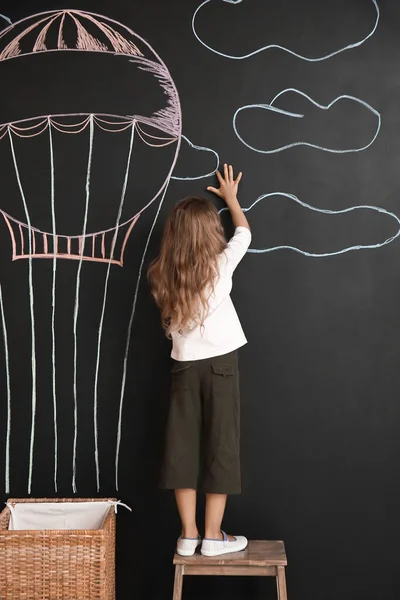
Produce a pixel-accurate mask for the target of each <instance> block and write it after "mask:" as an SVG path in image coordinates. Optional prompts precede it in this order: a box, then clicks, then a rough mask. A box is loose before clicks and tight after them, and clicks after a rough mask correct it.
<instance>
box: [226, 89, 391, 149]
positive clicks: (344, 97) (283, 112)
mask: <svg viewBox="0 0 400 600" xmlns="http://www.w3.org/2000/svg"><path fill="white" fill-rule="evenodd" d="M288 92H293V93H295V94H298V95H300V96H303V98H307V100H309V102H311V103H312V104H313V105H314V106H317V107H318V108H320V109H322V110H326V111H327V110H329V109H330V108H331V107H332V106H334V105H335V104H336V103H337V102H339V101H340V100H351V101H353V102H356V103H357V104H360V105H362V106H364V107H365V108H367V109H368V110H369V111H370V112H372V113H373V114H374V115H375V116H376V118H377V128H376V132H375V134H374V136H373V138H372V139H371V141H370V142H369V143H368V144H366V145H365V146H361V147H360V148H346V149H342V150H340V149H339V150H335V149H333V148H327V147H325V146H319V145H318V144H312V143H310V142H304V141H301V142H293V143H291V144H286V145H284V146H279V147H278V148H274V149H272V150H261V149H260V148H256V147H255V146H252V145H251V144H249V143H248V142H246V140H244V138H243V137H242V136H241V135H240V134H239V132H238V129H237V126H236V120H237V117H238V115H239V114H240V113H241V112H242V111H244V110H253V109H255V108H260V109H262V110H267V111H271V112H275V113H279V114H281V115H285V116H289V117H293V118H296V119H299V118H300V119H301V118H303V117H304V115H303V114H301V113H293V112H289V111H286V110H282V109H280V108H277V107H276V106H273V104H274V102H275V101H276V100H277V99H278V98H279V97H280V96H282V95H283V94H286V93H288ZM381 123H382V119H381V115H380V113H379V112H378V111H377V110H376V109H375V108H374V107H373V106H371V105H370V104H368V102H365V101H364V100H361V99H360V98H356V97H355V96H349V95H347V94H343V95H341V96H338V97H337V98H335V99H334V100H332V102H330V103H329V104H327V105H324V104H319V103H318V102H316V101H315V100H313V99H312V98H311V97H310V96H308V95H307V94H305V93H304V92H302V91H300V90H297V89H295V88H287V89H285V90H282V91H281V92H279V94H277V95H276V96H275V98H273V100H272V101H271V102H270V104H246V105H245V106H241V107H240V108H238V109H237V110H236V112H235V114H234V115H233V130H234V132H235V135H236V136H237V138H238V139H239V140H240V141H241V142H242V144H244V145H245V146H247V148H249V149H250V150H253V151H254V152H258V153H260V154H276V153H278V152H282V151H283V150H288V149H289V148H295V147H296V146H308V147H310V148H315V149H317V150H322V151H323V152H330V153H332V154H348V153H350V152H362V151H363V150H366V149H367V148H369V147H370V146H372V144H373V143H374V142H375V140H376V138H377V137H378V135H379V132H380V130H381Z"/></svg>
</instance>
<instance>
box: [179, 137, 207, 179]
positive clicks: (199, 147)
mask: <svg viewBox="0 0 400 600" xmlns="http://www.w3.org/2000/svg"><path fill="white" fill-rule="evenodd" d="M181 138H182V139H184V140H185V142H187V143H188V144H189V146H190V148H193V149H194V150H199V151H202V152H211V154H213V155H214V156H215V159H216V167H215V169H214V170H213V171H210V172H209V173H206V174H205V175H197V176H196V177H178V176H177V175H173V176H172V177H171V179H176V180H177V181H196V180H198V179H205V178H206V177H211V175H214V173H215V171H216V170H217V169H218V167H219V155H218V153H217V152H216V151H215V150H213V149H212V148H207V146H197V145H196V144H193V142H191V141H190V140H189V138H187V137H186V136H185V135H181Z"/></svg>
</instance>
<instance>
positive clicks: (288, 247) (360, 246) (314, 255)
mask: <svg viewBox="0 0 400 600" xmlns="http://www.w3.org/2000/svg"><path fill="white" fill-rule="evenodd" d="M276 197H278V198H280V199H288V200H290V201H291V202H294V203H296V204H297V205H300V206H301V207H302V208H304V209H307V210H308V211H313V212H315V213H320V214H324V215H328V216H330V217H331V218H334V217H335V216H338V215H345V214H349V213H353V212H356V211H362V210H368V211H372V212H373V213H375V214H377V215H386V216H388V217H390V219H392V220H394V221H395V223H396V228H397V231H396V233H395V234H394V235H392V236H390V237H389V238H387V239H385V240H383V241H382V242H378V243H374V244H372V243H371V244H354V245H351V246H347V247H346V248H341V249H339V250H332V251H329V252H309V251H307V250H305V249H303V248H298V247H296V246H292V245H281V246H265V247H263V248H249V250H248V252H249V253H250V254H265V253H268V252H276V251H278V250H292V251H293V252H297V253H299V254H302V255H303V256H307V257H311V258H324V257H327V256H337V255H340V254H346V253H347V252H352V251H355V250H374V249H376V248H382V247H383V246H386V245H388V244H391V243H392V242H394V241H395V240H396V239H397V238H398V237H399V236H400V219H399V217H398V216H397V215H395V214H394V213H392V212H390V211H388V210H386V209H384V208H381V207H379V206H371V205H367V204H360V205H358V206H351V207H349V208H343V209H339V210H332V209H323V208H317V207H316V206H312V205H311V204H307V203H306V202H303V201H302V200H300V199H299V198H298V197H297V196H295V195H294V194H289V193H286V192H270V193H268V194H263V195H262V196H259V198H257V200H255V201H254V202H253V203H252V204H251V205H250V206H249V207H247V208H243V211H244V212H249V211H251V210H252V209H254V207H256V206H257V205H258V204H259V203H260V202H262V203H263V204H264V203H266V202H268V199H270V198H271V199H272V198H276ZM226 210H228V209H227V208H226V207H224V208H222V209H220V211H219V212H220V213H222V212H224V211H226Z"/></svg>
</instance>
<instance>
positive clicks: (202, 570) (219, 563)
mask: <svg viewBox="0 0 400 600" xmlns="http://www.w3.org/2000/svg"><path fill="white" fill-rule="evenodd" d="M174 565H175V583H174V596H173V600H181V598H182V585H183V576H184V575H256V576H257V575H258V576H264V577H265V576H273V577H276V587H277V590H278V600H287V593H286V577H285V567H286V565H287V559H286V552H285V546H284V543H283V542H280V541H272V542H267V541H252V542H249V545H248V547H247V548H246V550H244V551H243V552H235V553H232V554H223V555H221V556H215V557H212V558H210V557H207V556H202V555H201V554H195V555H194V556H188V557H186V556H179V554H175V556H174Z"/></svg>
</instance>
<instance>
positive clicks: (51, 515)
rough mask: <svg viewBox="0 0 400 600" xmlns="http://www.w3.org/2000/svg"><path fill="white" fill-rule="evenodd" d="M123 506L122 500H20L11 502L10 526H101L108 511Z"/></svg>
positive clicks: (62, 528)
mask: <svg viewBox="0 0 400 600" xmlns="http://www.w3.org/2000/svg"><path fill="white" fill-rule="evenodd" d="M118 505H120V506H124V507H125V508H127V509H128V510H131V508H129V506H127V505H126V504H122V502H121V501H120V500H118V501H113V500H108V501H106V502H21V503H20V504H15V505H14V506H12V505H11V504H10V503H9V502H7V506H8V508H9V509H10V511H11V517H10V523H9V526H8V529H9V530H18V531H20V530H43V529H61V530H67V529H101V528H102V527H103V524H104V520H105V518H106V516H107V513H108V511H109V510H110V509H111V508H112V507H114V510H115V512H117V506H118Z"/></svg>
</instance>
